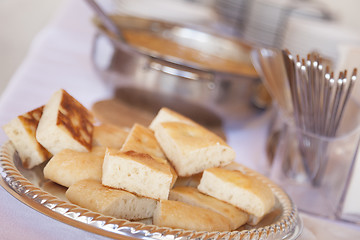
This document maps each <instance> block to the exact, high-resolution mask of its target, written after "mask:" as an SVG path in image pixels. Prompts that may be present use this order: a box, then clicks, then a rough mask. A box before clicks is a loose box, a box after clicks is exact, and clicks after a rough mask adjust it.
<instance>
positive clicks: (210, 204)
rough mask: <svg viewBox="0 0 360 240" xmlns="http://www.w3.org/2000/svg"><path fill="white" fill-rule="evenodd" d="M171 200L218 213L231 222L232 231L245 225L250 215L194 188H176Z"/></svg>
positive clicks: (170, 197) (171, 192) (171, 194)
mask: <svg viewBox="0 0 360 240" xmlns="http://www.w3.org/2000/svg"><path fill="white" fill-rule="evenodd" d="M169 200H175V201H180V202H184V203H187V204H190V205H193V206H197V207H202V208H206V209H209V210H212V211H214V212H217V213H219V214H221V215H223V216H224V217H226V218H227V219H228V220H229V221H230V226H231V230H235V229H237V228H238V227H240V226H242V225H244V224H245V223H246V222H247V220H248V218H249V215H248V214H247V213H245V212H244V211H242V210H240V209H238V208H236V207H235V206H233V205H231V204H229V203H226V202H223V201H221V200H218V199H216V198H214V197H211V196H208V195H205V194H203V193H201V192H199V190H197V189H196V188H193V187H175V188H173V189H172V190H171V191H170V195H169Z"/></svg>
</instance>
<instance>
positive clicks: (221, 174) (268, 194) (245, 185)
mask: <svg viewBox="0 0 360 240" xmlns="http://www.w3.org/2000/svg"><path fill="white" fill-rule="evenodd" d="M205 171H207V172H209V173H212V174H214V175H215V176H216V177H218V178H220V179H222V180H223V181H226V182H228V183H231V184H233V185H235V187H241V188H242V189H245V190H247V191H249V192H252V193H253V194H254V195H256V196H258V197H259V198H261V199H263V200H265V199H273V198H274V194H273V192H272V190H271V189H270V188H269V187H268V186H267V185H266V184H265V183H263V182H262V181H260V180H259V179H257V178H256V177H253V176H249V175H247V174H245V173H243V172H241V171H238V170H228V169H224V168H209V169H206V170H205Z"/></svg>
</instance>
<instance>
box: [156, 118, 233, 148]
mask: <svg viewBox="0 0 360 240" xmlns="http://www.w3.org/2000/svg"><path fill="white" fill-rule="evenodd" d="M160 124H161V127H162V128H163V129H164V130H165V131H166V132H167V133H168V135H169V136H170V137H171V138H172V139H174V141H176V142H177V144H181V146H182V149H183V151H184V152H187V151H193V150H197V149H199V148H206V147H210V146H216V145H217V146H220V145H221V146H226V147H229V146H228V145H227V144H226V142H225V141H224V140H223V139H221V138H220V137H218V136H217V135H215V134H214V133H212V132H210V131H209V130H207V129H205V128H202V127H198V126H196V125H189V124H186V123H181V122H163V123H160Z"/></svg>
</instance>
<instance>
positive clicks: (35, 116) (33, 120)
mask: <svg viewBox="0 0 360 240" xmlns="http://www.w3.org/2000/svg"><path fill="white" fill-rule="evenodd" d="M43 109H44V106H41V107H38V108H36V109H34V110H32V111H30V112H27V113H25V114H23V115H20V116H18V118H19V120H20V121H21V123H22V125H23V126H24V127H25V129H26V131H27V132H28V134H30V135H32V136H34V137H35V134H36V128H37V126H38V124H39V121H40V118H41V115H42V112H43Z"/></svg>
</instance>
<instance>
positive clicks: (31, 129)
mask: <svg viewBox="0 0 360 240" xmlns="http://www.w3.org/2000/svg"><path fill="white" fill-rule="evenodd" d="M43 110H44V106H41V107H38V108H36V109H34V110H32V111H30V112H27V113H25V114H23V115H20V116H18V119H19V120H20V122H21V124H22V125H23V127H24V129H25V130H26V132H27V133H28V134H29V136H31V137H33V138H34V141H36V142H37V140H36V129H37V126H38V124H39V121H40V118H41V115H42V112H43ZM36 150H37V151H38V152H39V153H41V154H42V155H43V156H44V157H45V158H46V159H49V158H50V157H51V156H52V154H51V153H49V152H48V151H47V150H46V149H45V148H44V147H43V146H42V145H41V144H40V143H38V142H37V144H36ZM23 164H24V167H25V168H27V167H28V166H26V164H28V162H26V161H25V162H23Z"/></svg>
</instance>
